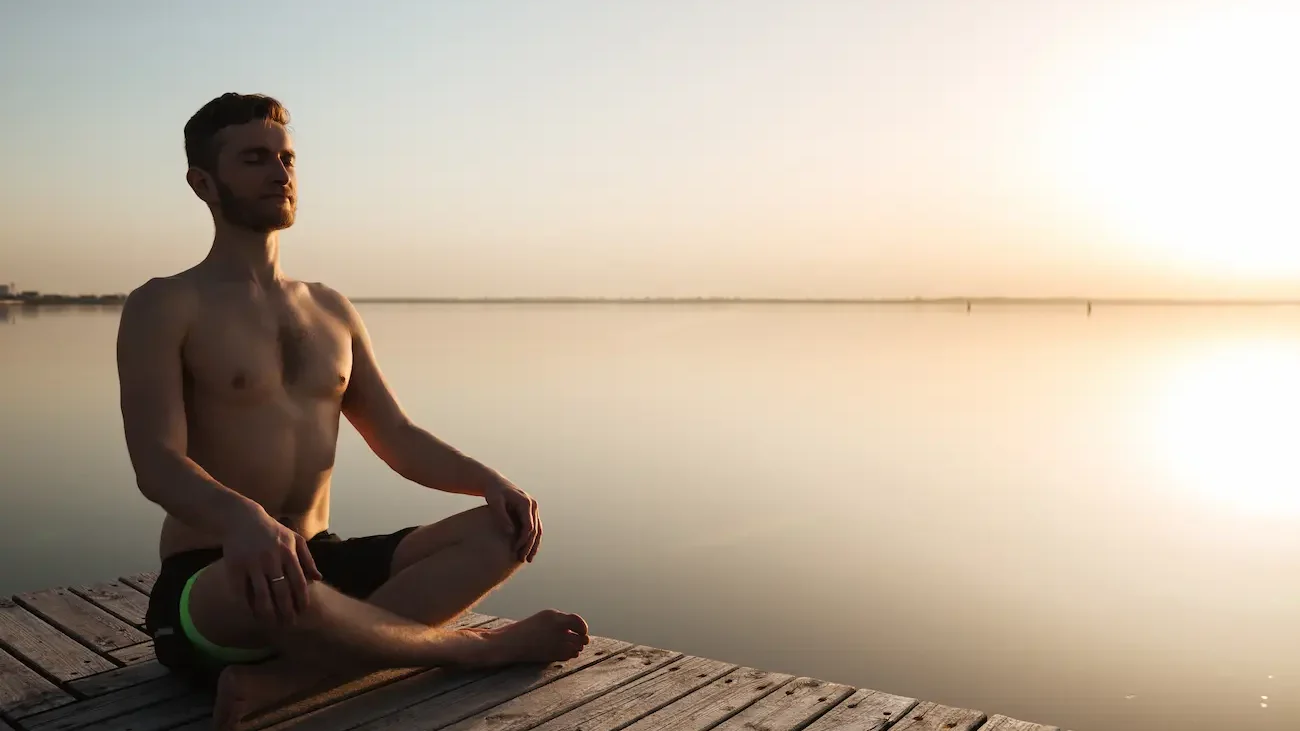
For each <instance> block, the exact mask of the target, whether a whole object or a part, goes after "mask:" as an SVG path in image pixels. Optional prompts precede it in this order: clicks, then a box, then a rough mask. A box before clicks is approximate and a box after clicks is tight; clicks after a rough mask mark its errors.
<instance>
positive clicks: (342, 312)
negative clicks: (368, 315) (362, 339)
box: [303, 282, 361, 328]
mask: <svg viewBox="0 0 1300 731" xmlns="http://www.w3.org/2000/svg"><path fill="white" fill-rule="evenodd" d="M303 284H304V285H305V286H306V287H307V291H308V292H309V293H310V294H311V298H312V300H313V301H315V302H316V304H317V305H319V306H320V307H321V308H323V309H324V310H325V311H326V312H329V313H330V314H332V315H334V316H335V317H338V318H339V319H340V320H342V321H343V322H345V323H347V324H348V326H350V327H353V328H355V327H357V326H358V325H360V323H361V316H360V315H358V314H357V308H356V307H354V306H353V304H352V301H351V300H349V299H348V298H347V297H345V296H344V295H343V293H342V292H339V291H338V290H336V289H334V288H333V287H330V286H328V285H325V284H322V283H320V282H303Z"/></svg>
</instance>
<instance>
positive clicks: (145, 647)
mask: <svg viewBox="0 0 1300 731" xmlns="http://www.w3.org/2000/svg"><path fill="white" fill-rule="evenodd" d="M108 656H109V657H111V658H113V659H114V660H117V661H118V662H120V663H122V664H123V665H134V664H136V663H140V662H148V661H150V660H152V659H154V652H153V640H150V641H148V642H141V643H140V644H138V645H131V646H130V647H123V648H122V649H120V650H113V651H112V652H110V653H108Z"/></svg>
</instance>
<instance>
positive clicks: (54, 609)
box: [14, 589, 149, 653]
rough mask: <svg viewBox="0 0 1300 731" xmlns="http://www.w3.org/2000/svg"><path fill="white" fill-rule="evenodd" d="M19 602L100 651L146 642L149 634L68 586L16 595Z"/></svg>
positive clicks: (105, 651)
mask: <svg viewBox="0 0 1300 731" xmlns="http://www.w3.org/2000/svg"><path fill="white" fill-rule="evenodd" d="M14 598H15V599H17V600H18V603H19V604H21V605H23V606H24V607H26V608H27V609H29V610H31V612H32V613H34V614H37V615H39V616H40V617H41V619H44V620H45V621H46V622H49V623H50V624H52V625H54V626H55V627H58V628H59V629H61V630H63V631H64V632H65V633H67V634H69V635H71V636H72V637H74V638H76V639H78V640H81V641H82V642H84V643H86V644H87V645H90V646H91V647H93V648H95V649H97V650H99V651H100V652H104V653H107V652H108V651H110V650H120V649H122V648H123V647H128V646H130V645H135V644H138V643H141V642H145V641H147V640H148V639H149V636H148V635H146V634H145V633H143V632H141V631H140V630H138V629H136V628H135V627H132V626H131V625H129V624H127V623H126V622H123V621H122V620H120V619H118V618H117V617H114V616H113V615H111V614H109V613H108V612H105V611H104V610H103V609H100V608H99V607H97V606H95V605H94V604H91V603H90V602H88V601H86V600H85V599H82V598H81V597H79V596H77V595H76V594H73V593H72V592H71V591H69V590H68V589H45V590H43V591H33V592H29V593H26V594H19V595H18V596H16V597H14Z"/></svg>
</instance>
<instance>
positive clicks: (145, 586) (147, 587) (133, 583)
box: [119, 571, 158, 594]
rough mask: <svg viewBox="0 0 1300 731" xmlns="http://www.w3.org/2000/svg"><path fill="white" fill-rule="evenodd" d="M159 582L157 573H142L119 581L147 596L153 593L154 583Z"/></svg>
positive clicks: (124, 577)
mask: <svg viewBox="0 0 1300 731" xmlns="http://www.w3.org/2000/svg"><path fill="white" fill-rule="evenodd" d="M157 580H158V572H157V571H142V572H140V573H138V574H132V575H130V576H123V577H122V578H121V579H119V581H121V582H122V583H123V584H126V585H127V586H129V587H132V588H134V589H139V590H140V591H142V592H144V593H145V594H149V593H152V592H153V585H154V582H155V581H157Z"/></svg>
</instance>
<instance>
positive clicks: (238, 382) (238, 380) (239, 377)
mask: <svg viewBox="0 0 1300 731" xmlns="http://www.w3.org/2000/svg"><path fill="white" fill-rule="evenodd" d="M247 384H248V379H247V378H245V377H244V374H243V373H236V374H235V377H234V378H232V379H230V385H232V386H234V387H235V388H243V387H244V386H245V385H247Z"/></svg>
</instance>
